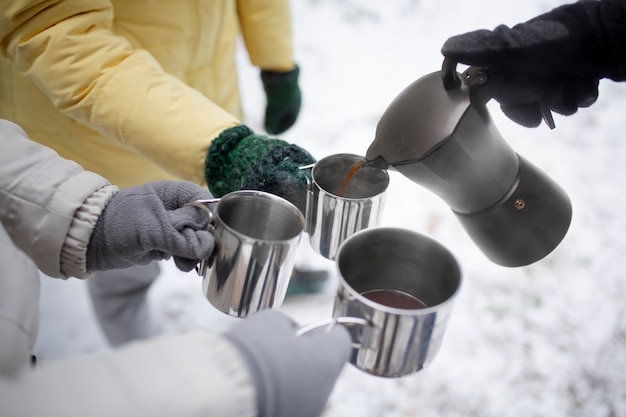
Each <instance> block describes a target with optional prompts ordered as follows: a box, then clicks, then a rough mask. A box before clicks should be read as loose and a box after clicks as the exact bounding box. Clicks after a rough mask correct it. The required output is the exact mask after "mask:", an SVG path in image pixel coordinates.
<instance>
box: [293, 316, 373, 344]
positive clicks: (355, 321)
mask: <svg viewBox="0 0 626 417" xmlns="http://www.w3.org/2000/svg"><path fill="white" fill-rule="evenodd" d="M337 324H341V325H343V326H347V325H361V326H366V325H368V324H369V322H368V321H367V320H365V319H364V318H360V317H334V318H332V319H325V320H320V321H318V322H315V323H310V324H307V325H306V326H303V327H301V328H300V329H299V330H298V331H297V332H296V336H297V337H300V336H303V335H305V334H307V333H310V332H312V331H314V330H317V329H319V328H322V327H324V328H325V329H324V331H326V332H329V331H331V330H332V328H333V327H335V326H336V325H337ZM352 347H354V348H360V347H361V345H360V344H358V343H354V342H352Z"/></svg>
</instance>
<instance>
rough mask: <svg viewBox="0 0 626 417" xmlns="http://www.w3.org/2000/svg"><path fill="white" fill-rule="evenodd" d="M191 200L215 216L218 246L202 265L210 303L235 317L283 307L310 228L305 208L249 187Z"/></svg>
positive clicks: (204, 286) (199, 271)
mask: <svg viewBox="0 0 626 417" xmlns="http://www.w3.org/2000/svg"><path fill="white" fill-rule="evenodd" d="M190 204H192V205H195V206H198V207H201V208H203V209H205V210H207V211H208V212H209V213H210V214H211V215H212V221H211V225H210V226H209V227H210V228H212V229H213V234H214V236H215V241H216V245H217V248H216V251H215V253H214V255H213V256H212V258H211V259H206V260H203V261H202V263H201V264H200V268H199V270H198V273H199V275H201V276H203V277H204V281H203V288H204V291H205V295H206V297H207V299H208V300H209V302H210V303H211V304H212V305H213V306H214V307H215V308H217V309H218V310H220V311H222V312H224V313H226V314H228V315H231V316H235V317H245V316H247V315H248V314H250V313H254V312H256V311H259V310H261V309H265V308H273V307H279V306H280V305H281V304H282V302H283V300H284V299H285V294H286V292H287V286H288V284H289V278H290V277H291V273H292V270H293V266H294V262H295V255H296V250H297V248H298V244H299V242H300V237H301V235H302V232H303V231H304V216H303V215H302V213H301V212H300V210H298V208H297V207H296V206H294V205H293V204H291V203H290V202H289V201H287V200H285V199H283V198H281V197H278V196H276V195H273V194H269V193H265V192H262V191H247V190H243V191H235V192H232V193H229V194H226V195H225V196H224V197H222V198H219V199H213V200H198V201H194V202H192V203H190Z"/></svg>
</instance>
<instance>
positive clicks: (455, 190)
mask: <svg viewBox="0 0 626 417" xmlns="http://www.w3.org/2000/svg"><path fill="white" fill-rule="evenodd" d="M456 65H457V64H456V63H455V62H451V61H449V60H444V63H443V68H442V70H441V71H437V72H434V73H431V74H428V75H425V76H424V77H422V78H420V79H418V80H417V81H415V82H414V83H413V84H411V85H409V86H408V87H407V88H406V89H405V90H404V91H402V92H401V93H400V94H399V95H398V96H397V97H396V98H395V99H394V100H393V102H392V103H391V104H390V105H389V107H388V108H387V109H386V111H385V112H384V114H383V116H382V117H381V119H380V121H379V123H378V126H377V129H376V136H375V139H374V141H373V142H372V143H371V145H370V147H369V149H368V151H367V153H366V159H367V161H368V162H367V164H368V165H372V166H377V167H379V168H387V169H389V168H393V169H395V170H397V171H399V172H400V173H402V174H403V175H404V176H406V177H407V178H409V179H410V180H412V181H413V182H415V183H417V184H419V185H421V186H423V187H425V188H427V189H428V190H430V191H432V192H433V193H435V194H436V195H438V196H439V197H441V198H442V199H443V200H444V201H445V202H446V203H447V204H448V205H449V207H450V208H451V209H452V211H453V212H454V214H455V215H456V216H457V218H458V219H459V221H460V222H461V224H462V225H463V227H464V228H465V230H466V231H467V233H468V234H469V236H470V237H471V238H472V240H473V241H474V242H475V244H476V245H477V246H478V247H479V248H480V249H481V250H482V251H483V253H484V254H485V255H486V256H487V257H488V258H489V259H490V260H491V261H493V262H494V263H497V264H499V265H503V266H512V267H513V266H523V265H529V264H531V263H534V262H536V261H538V260H540V259H542V258H543V257H545V256H546V255H547V254H549V253H550V252H552V250H554V249H555V248H556V247H557V246H558V245H559V243H560V242H561V240H562V239H563V238H564V236H565V234H566V233H567V230H568V228H569V225H570V222H571V216H572V206H571V203H570V200H569V197H568V196H567V194H566V193H565V191H564V190H563V189H562V188H561V187H560V186H559V185H558V184H556V182H554V181H553V180H552V179H550V178H549V177H548V176H547V175H546V174H545V173H544V172H542V171H541V170H540V169H539V168H537V167H536V166H535V165H533V164H532V163H530V162H529V161H528V160H526V159H525V158H523V157H521V156H520V155H518V154H517V153H516V152H515V151H514V150H513V149H512V148H511V146H509V144H508V143H507V142H506V141H505V140H504V138H503V137H502V135H501V134H500V133H499V132H498V130H497V129H496V126H495V125H494V123H493V122H492V120H491V117H490V115H489V112H488V111H487V107H486V102H487V101H488V99H489V95H488V91H489V88H494V87H495V86H496V83H495V82H491V81H490V80H488V74H489V73H488V71H486V69H481V68H476V67H470V68H469V69H468V70H467V71H466V72H465V73H464V74H463V75H462V76H461V75H460V74H458V73H457V72H456ZM547 115H549V112H548V113H547ZM550 119H551V118H550ZM549 121H551V120H549Z"/></svg>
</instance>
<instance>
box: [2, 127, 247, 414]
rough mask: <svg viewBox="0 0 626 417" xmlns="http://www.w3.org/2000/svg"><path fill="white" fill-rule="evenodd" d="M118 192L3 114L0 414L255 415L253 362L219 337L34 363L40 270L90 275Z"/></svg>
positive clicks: (180, 338)
mask: <svg viewBox="0 0 626 417" xmlns="http://www.w3.org/2000/svg"><path fill="white" fill-rule="evenodd" d="M116 190H117V188H116V187H114V186H112V185H110V184H109V183H108V182H107V181H106V180H105V179H104V178H102V177H101V176H99V175H96V174H94V173H91V172H87V171H85V170H83V169H82V168H81V167H80V166H79V165H78V164H76V163H74V162H71V161H68V160H65V159H62V158H60V157H59V156H58V155H57V154H56V153H55V152H54V151H52V150H50V149H48V148H45V147H43V146H41V145H39V144H37V143H34V142H31V141H30V140H29V139H28V137H27V136H26V134H25V133H24V131H23V130H22V129H21V128H19V127H18V126H16V125H15V124H13V123H11V122H8V121H5V120H0V220H1V225H0V415H2V416H6V417H10V416H19V417H25V416H46V417H52V416H63V417H71V416H81V417H82V416H91V417H97V416H107V417H110V416H119V417H121V416H134V417H141V416H150V417H159V416H176V417H184V416H254V415H255V414H256V411H255V410H256V397H255V391H254V388H253V385H252V382H251V380H250V377H249V374H248V371H247V368H246V367H245V364H244V362H243V360H242V359H241V358H240V356H239V355H238V353H237V352H236V350H235V348H234V347H233V346H232V345H231V344H230V343H229V342H228V341H226V340H225V339H224V338H222V337H221V336H220V335H217V334H209V333H204V332H202V333H200V332H198V333H193V334H187V335H174V336H166V337H161V338H157V339H153V340H150V341H145V342H141V343H136V344H131V345H129V346H128V347H126V348H123V349H120V350H118V351H114V352H111V353H108V354H105V355H100V356H93V357H85V358H79V359H75V360H70V361H60V362H56V363H53V364H43V365H42V366H41V367H40V368H38V369H35V370H31V369H29V368H28V367H27V366H26V365H27V364H28V362H29V358H30V355H31V353H32V348H33V345H34V343H35V340H36V337H37V318H38V306H39V274H38V271H37V269H38V268H39V269H40V270H41V271H43V272H45V273H46V274H47V275H50V276H53V277H59V278H68V277H70V276H81V277H86V276H87V274H86V270H85V258H86V247H87V243H88V242H89V237H90V235H91V231H92V229H93V226H94V225H95V222H96V221H97V218H98V216H99V214H100V213H101V211H102V209H103V208H104V206H105V205H106V203H107V202H108V201H109V199H110V197H111V196H112V195H113V194H114V193H115V192H116Z"/></svg>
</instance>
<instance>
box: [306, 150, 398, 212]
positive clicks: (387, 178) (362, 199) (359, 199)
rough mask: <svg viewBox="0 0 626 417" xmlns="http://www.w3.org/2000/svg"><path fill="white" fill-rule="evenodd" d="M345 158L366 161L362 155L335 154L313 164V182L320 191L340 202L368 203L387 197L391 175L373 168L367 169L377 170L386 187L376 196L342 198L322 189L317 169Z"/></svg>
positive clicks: (324, 188)
mask: <svg viewBox="0 0 626 417" xmlns="http://www.w3.org/2000/svg"><path fill="white" fill-rule="evenodd" d="M345 157H350V158H354V162H357V161H358V160H363V161H365V157H364V156H362V155H357V154H353V153H335V154H331V155H327V156H325V157H324V158H322V159H320V160H318V161H317V162H316V163H315V164H313V167H312V168H311V180H312V181H313V182H314V183H315V184H316V186H317V188H318V189H319V190H320V191H323V192H324V193H326V194H328V195H331V196H333V198H336V199H339V200H346V201H366V200H371V199H373V198H376V197H379V196H381V195H385V193H386V192H387V190H388V189H389V183H390V179H389V173H388V172H387V170H385V169H380V168H373V167H366V168H368V169H376V170H377V171H378V172H379V173H380V174H381V175H382V176H383V177H384V179H383V181H384V186H383V189H382V191H379V192H377V193H375V194H372V195H369V196H366V197H345V196H340V195H337V194H336V193H333V192H331V191H329V190H328V189H326V187H322V185H321V184H320V183H319V182H318V181H317V180H316V179H315V169H316V168H317V167H318V166H319V164H320V163H323V162H325V161H328V160H330V159H337V158H345Z"/></svg>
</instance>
